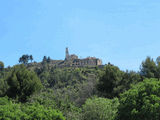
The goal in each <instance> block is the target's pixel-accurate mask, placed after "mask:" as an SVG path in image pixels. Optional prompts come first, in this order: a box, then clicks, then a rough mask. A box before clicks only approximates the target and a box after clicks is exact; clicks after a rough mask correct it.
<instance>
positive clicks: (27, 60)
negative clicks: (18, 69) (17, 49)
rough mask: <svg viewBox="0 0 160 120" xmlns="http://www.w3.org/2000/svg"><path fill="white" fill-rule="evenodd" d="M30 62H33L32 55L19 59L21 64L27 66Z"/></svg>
mask: <svg viewBox="0 0 160 120" xmlns="http://www.w3.org/2000/svg"><path fill="white" fill-rule="evenodd" d="M29 60H30V61H31V62H32V61H33V56H32V55H27V54H26V55H22V57H20V58H19V63H23V64H25V65H26V64H27V63H28V62H29Z"/></svg>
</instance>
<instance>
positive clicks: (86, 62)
mask: <svg viewBox="0 0 160 120" xmlns="http://www.w3.org/2000/svg"><path fill="white" fill-rule="evenodd" d="M65 54H66V55H65V60H64V65H65V66H77V67H83V66H99V65H102V61H101V60H100V59H99V58H95V57H87V58H84V59H79V58H78V56H77V55H75V54H72V55H70V54H69V50H68V48H66V52H65Z"/></svg>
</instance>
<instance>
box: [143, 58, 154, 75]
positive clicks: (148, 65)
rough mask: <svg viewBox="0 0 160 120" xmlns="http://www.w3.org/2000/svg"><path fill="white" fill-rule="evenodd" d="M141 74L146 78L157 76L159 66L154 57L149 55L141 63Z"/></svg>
mask: <svg viewBox="0 0 160 120" xmlns="http://www.w3.org/2000/svg"><path fill="white" fill-rule="evenodd" d="M140 69H141V71H140V73H141V75H142V76H144V77H146V78H156V72H157V66H156V63H155V62H154V60H153V59H151V58H150V57H147V58H146V60H145V61H143V62H142V65H141V68H140Z"/></svg>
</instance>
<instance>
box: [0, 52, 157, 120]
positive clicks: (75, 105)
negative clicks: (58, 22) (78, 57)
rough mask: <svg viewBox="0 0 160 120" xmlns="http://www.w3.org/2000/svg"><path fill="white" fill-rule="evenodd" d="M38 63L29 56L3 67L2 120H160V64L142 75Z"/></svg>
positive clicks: (149, 65) (150, 64)
mask: <svg viewBox="0 0 160 120" xmlns="http://www.w3.org/2000/svg"><path fill="white" fill-rule="evenodd" d="M32 60H33V57H32V55H23V56H22V57H21V58H20V59H19V62H20V65H15V66H13V67H7V68H5V67H4V63H3V62H0V120H32V119H35V120H65V119H66V120H141V119H145V120H159V119H160V80H159V79H160V60H159V59H157V60H156V61H154V60H153V59H151V58H150V57H147V58H146V60H145V61H143V62H142V65H141V66H140V71H139V72H134V71H128V70H126V71H122V70H120V69H119V68H118V67H117V66H114V65H112V64H110V63H109V64H107V65H105V66H104V68H99V67H83V68H73V67H68V68H58V67H57V66H54V65H51V63H50V61H51V59H50V57H48V58H47V57H46V56H44V58H43V61H42V62H41V63H39V64H36V63H35V62H34V63H32ZM29 61H30V62H31V63H29Z"/></svg>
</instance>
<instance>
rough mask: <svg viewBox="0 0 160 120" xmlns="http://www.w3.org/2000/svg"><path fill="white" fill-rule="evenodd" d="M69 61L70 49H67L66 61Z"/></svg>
mask: <svg viewBox="0 0 160 120" xmlns="http://www.w3.org/2000/svg"><path fill="white" fill-rule="evenodd" d="M68 59H69V50H68V47H66V58H65V60H68Z"/></svg>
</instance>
